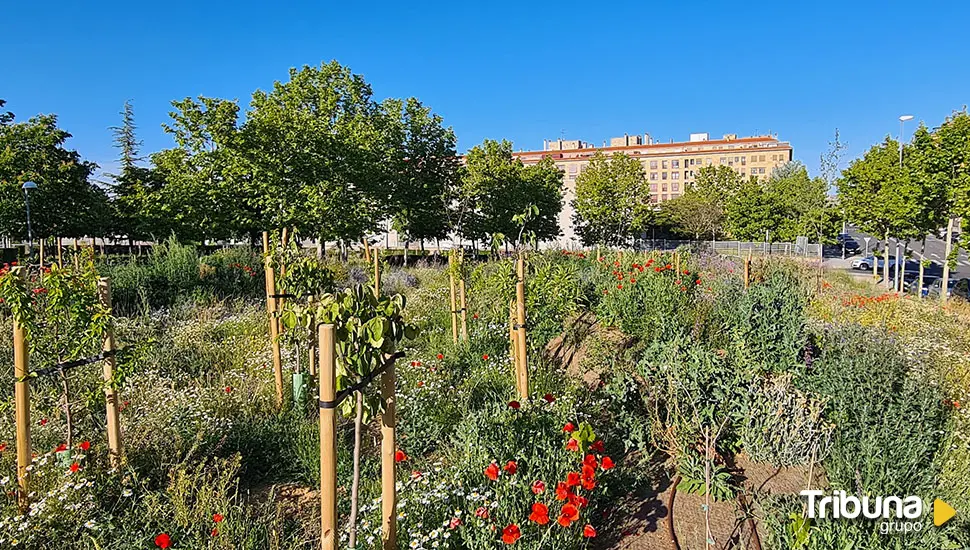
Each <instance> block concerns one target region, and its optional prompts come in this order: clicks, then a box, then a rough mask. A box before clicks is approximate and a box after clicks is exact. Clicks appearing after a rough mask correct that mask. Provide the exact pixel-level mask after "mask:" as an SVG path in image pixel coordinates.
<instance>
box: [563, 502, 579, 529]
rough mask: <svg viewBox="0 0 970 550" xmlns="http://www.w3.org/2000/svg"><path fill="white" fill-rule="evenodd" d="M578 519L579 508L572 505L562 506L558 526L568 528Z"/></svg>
mask: <svg viewBox="0 0 970 550" xmlns="http://www.w3.org/2000/svg"><path fill="white" fill-rule="evenodd" d="M578 519H579V508H576V507H575V506H573V505H572V504H563V506H562V513H560V514H559V525H562V526H563V527H569V525H570V524H571V523H572V522H574V521H576V520H578Z"/></svg>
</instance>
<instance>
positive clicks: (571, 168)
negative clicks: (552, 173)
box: [569, 164, 576, 174]
mask: <svg viewBox="0 0 970 550" xmlns="http://www.w3.org/2000/svg"><path fill="white" fill-rule="evenodd" d="M569 173H570V174H575V173H576V165H575V164H570V165H569Z"/></svg>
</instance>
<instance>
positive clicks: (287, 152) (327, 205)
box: [243, 61, 400, 241]
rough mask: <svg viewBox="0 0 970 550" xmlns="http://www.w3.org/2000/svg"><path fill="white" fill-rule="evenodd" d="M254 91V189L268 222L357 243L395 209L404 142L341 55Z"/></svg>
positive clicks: (250, 185) (247, 139)
mask: <svg viewBox="0 0 970 550" xmlns="http://www.w3.org/2000/svg"><path fill="white" fill-rule="evenodd" d="M289 77H290V78H289V81H287V82H276V83H275V84H274V85H273V89H272V91H270V92H263V91H257V92H255V93H254V94H253V99H252V102H251V104H250V110H249V112H248V113H247V115H246V119H247V120H246V124H245V126H244V128H243V150H244V151H245V155H244V161H245V165H246V170H247V172H248V174H247V177H248V179H247V181H246V182H245V183H246V188H247V189H249V190H250V193H249V194H250V195H251V196H252V197H253V200H254V204H255V206H256V207H257V210H258V211H259V212H261V213H262V219H259V220H258V223H259V224H260V225H261V226H263V227H284V226H296V227H298V228H299V229H300V230H301V232H303V233H305V234H309V235H316V236H318V237H319V238H321V239H323V240H343V241H357V240H359V239H360V238H361V237H363V236H364V235H365V234H366V233H368V232H371V231H374V230H376V229H377V226H378V225H377V224H378V222H379V221H381V220H382V219H383V218H384V217H385V216H386V215H388V214H389V213H390V204H391V199H392V196H391V192H390V187H391V185H392V183H393V181H394V176H395V174H394V172H393V170H392V169H391V167H392V166H393V165H394V163H393V161H394V160H396V159H398V158H399V157H400V155H399V153H396V152H393V151H391V150H390V149H391V148H393V147H398V146H400V143H396V142H395V141H394V140H388V139H385V138H386V136H384V135H382V127H381V122H382V121H381V120H380V117H379V114H380V113H379V108H378V105H377V104H376V103H375V102H374V101H373V99H372V92H371V88H370V86H369V85H368V84H367V82H366V81H364V79H363V77H361V76H360V75H357V74H354V73H352V72H351V71H350V69H348V68H347V67H343V66H341V65H340V64H339V63H337V62H336V61H331V62H330V63H322V64H321V65H320V67H319V68H317V67H310V66H304V67H302V68H301V69H290V74H289Z"/></svg>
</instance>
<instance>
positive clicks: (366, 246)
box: [364, 239, 370, 263]
mask: <svg viewBox="0 0 970 550" xmlns="http://www.w3.org/2000/svg"><path fill="white" fill-rule="evenodd" d="M364 261H365V262H367V263H370V242H368V241H367V239H364Z"/></svg>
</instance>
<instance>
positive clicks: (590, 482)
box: [582, 464, 596, 491]
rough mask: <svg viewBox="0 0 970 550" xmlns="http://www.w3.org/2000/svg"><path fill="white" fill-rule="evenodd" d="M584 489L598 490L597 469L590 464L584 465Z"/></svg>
mask: <svg viewBox="0 0 970 550" xmlns="http://www.w3.org/2000/svg"><path fill="white" fill-rule="evenodd" d="M582 479H583V489H586V490H587V491H592V490H593V489H595V488H596V468H594V467H592V466H590V465H589V464H584V465H583V475H582Z"/></svg>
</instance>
